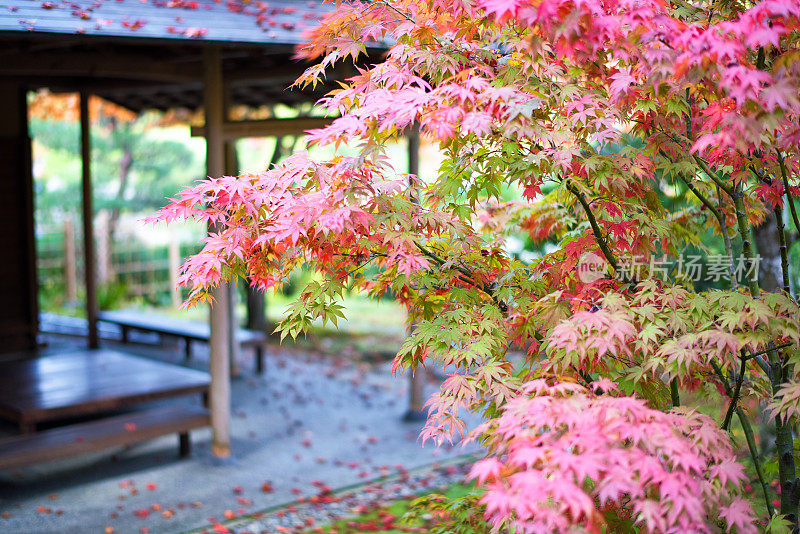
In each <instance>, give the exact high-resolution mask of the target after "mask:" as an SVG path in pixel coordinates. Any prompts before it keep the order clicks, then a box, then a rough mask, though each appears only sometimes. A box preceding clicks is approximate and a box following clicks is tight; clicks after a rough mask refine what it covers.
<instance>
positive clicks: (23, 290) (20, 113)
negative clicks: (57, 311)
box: [0, 55, 39, 353]
mask: <svg viewBox="0 0 800 534" xmlns="http://www.w3.org/2000/svg"><path fill="white" fill-rule="evenodd" d="M8 58H9V56H7V55H6V56H4V59H8ZM27 95H28V93H27V86H25V85H24V83H23V82H22V81H21V80H20V81H15V80H14V77H13V76H0V102H2V105H0V184H2V193H0V214H2V215H0V220H2V227H3V232H2V233H1V234H0V250H2V251H3V252H4V253H5V254H6V257H5V258H4V259H5V261H3V262H2V264H0V295H2V297H3V305H2V307H0V340H2V343H0V353H7V352H15V351H28V350H31V349H34V348H35V347H36V333H37V330H38V317H39V307H38V303H37V296H36V293H37V283H36V244H35V243H36V242H35V238H34V227H33V213H34V209H33V174H32V165H31V140H30V135H29V132H28V101H27Z"/></svg>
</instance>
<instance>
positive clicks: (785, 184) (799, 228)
mask: <svg viewBox="0 0 800 534" xmlns="http://www.w3.org/2000/svg"><path fill="white" fill-rule="evenodd" d="M775 152H776V153H777V154H778V165H779V166H780V169H781V178H782V179H783V189H784V191H785V193H786V202H787V204H789V212H790V213H791V214H792V221H794V229H795V230H797V232H798V233H800V220H798V218H797V211H796V210H795V207H794V201H793V200H792V193H791V192H790V191H789V176H788V175H787V173H786V162H785V161H784V160H783V155H782V154H781V151H780V150H778V149H777V148H776V149H775Z"/></svg>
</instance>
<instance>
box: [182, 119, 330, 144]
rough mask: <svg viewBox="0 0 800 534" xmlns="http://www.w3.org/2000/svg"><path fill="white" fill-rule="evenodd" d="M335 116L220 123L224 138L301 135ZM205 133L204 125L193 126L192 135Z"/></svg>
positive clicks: (325, 123)
mask: <svg viewBox="0 0 800 534" xmlns="http://www.w3.org/2000/svg"><path fill="white" fill-rule="evenodd" d="M335 118H336V117H296V118H292V119H264V120H260V121H239V122H225V123H224V124H223V125H222V137H223V139H224V140H226V141H228V140H233V139H244V138H246V137H281V136H294V135H303V134H304V133H305V131H306V130H313V129H315V128H324V127H325V126H327V125H329V124H330V123H331V122H332V121H333V120H334V119H335ZM205 134H206V128H205V127H204V126H193V127H192V136H193V137H202V136H204V135H205Z"/></svg>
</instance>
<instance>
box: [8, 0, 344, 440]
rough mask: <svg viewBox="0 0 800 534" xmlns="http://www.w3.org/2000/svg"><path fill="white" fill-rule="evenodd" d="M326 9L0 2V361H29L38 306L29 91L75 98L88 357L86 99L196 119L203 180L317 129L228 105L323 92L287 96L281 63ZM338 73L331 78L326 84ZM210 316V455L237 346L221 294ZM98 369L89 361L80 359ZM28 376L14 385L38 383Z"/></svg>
mask: <svg viewBox="0 0 800 534" xmlns="http://www.w3.org/2000/svg"><path fill="white" fill-rule="evenodd" d="M327 9H329V8H328V7H322V6H321V5H316V4H314V3H313V2H307V1H305V0H303V1H291V0H283V1H278V2H270V4H269V7H266V4H262V3H259V2H256V3H251V2H244V1H242V2H238V1H236V0H233V1H231V2H227V3H219V2H214V1H204V0H200V1H199V2H169V3H167V2H162V1H159V0H153V1H151V2H141V1H138V0H137V1H134V0H114V1H107V0H100V1H93V2H84V1H80V0H78V1H77V2H75V1H71V2H45V3H42V2H39V1H34V0H0V104H2V105H0V218H1V220H2V224H3V229H4V231H3V232H2V234H0V247H2V249H3V250H5V251H7V254H8V255H7V256H6V258H5V260H4V261H3V262H0V294H1V295H3V297H4V306H2V307H0V339H2V340H3V343H2V344H0V357H2V355H3V354H5V355H6V356H5V357H4V359H7V360H9V359H19V357H20V356H25V357H27V356H33V355H35V350H36V348H37V345H36V343H37V341H36V340H37V333H38V324H37V321H38V309H37V308H38V306H37V282H36V251H35V239H34V203H33V178H32V169H31V167H32V165H31V147H30V137H29V133H28V111H27V94H28V92H29V91H32V90H36V89H39V88H43V87H46V88H49V89H50V90H51V91H54V92H78V93H80V95H81V100H80V102H81V105H80V109H81V151H82V161H83V170H82V193H83V194H82V200H83V203H82V206H83V236H84V243H85V246H84V253H85V258H84V261H85V265H86V266H87V268H86V269H85V271H86V274H85V288H86V315H87V318H88V325H89V329H88V347H89V348H90V349H96V348H97V347H98V336H97V319H98V307H97V283H96V276H95V271H94V267H95V265H96V261H95V253H94V245H93V238H92V236H93V233H94V232H93V228H92V216H93V214H94V210H93V207H92V172H91V165H90V154H91V147H90V135H89V133H90V132H89V128H90V124H89V115H88V101H89V98H90V96H91V95H97V96H100V97H102V98H104V99H106V100H109V101H111V102H114V103H116V104H119V105H121V106H123V107H126V108H128V109H130V110H133V111H136V112H140V111H144V110H147V109H160V110H167V109H172V108H187V109H190V110H195V109H201V108H202V109H203V110H204V114H205V126H204V128H203V132H202V133H203V134H204V135H205V138H206V145H207V154H206V167H207V174H208V175H209V176H219V175H222V174H224V173H226V171H228V172H230V171H231V169H230V168H226V163H225V160H226V157H225V154H226V144H228V143H231V142H232V141H233V140H235V138H237V137H243V136H272V135H284V136H285V135H299V134H301V133H302V132H303V131H304V130H306V129H309V128H314V127H319V126H322V125H323V124H325V123H326V120H325V119H320V118H313V117H303V118H299V119H288V120H281V121H276V120H268V121H250V122H247V123H232V122H230V121H229V116H228V111H229V110H230V109H231V107H233V106H237V105H245V106H250V107H257V106H263V105H269V104H278V103H282V104H286V105H290V106H291V105H296V104H300V103H303V102H309V101H314V100H316V99H318V98H319V97H320V96H322V95H323V94H324V93H325V92H327V91H328V90H330V89H331V88H332V86H331V85H327V86H326V85H323V86H318V87H317V89H316V91H313V92H310V91H305V92H303V91H297V90H294V91H289V90H287V87H288V86H289V85H290V84H291V82H292V81H293V80H294V79H295V78H296V77H297V76H298V75H299V74H300V73H301V72H302V71H303V69H304V68H305V65H302V64H300V63H298V62H296V61H294V60H293V59H292V56H293V54H294V47H295V46H296V45H297V44H298V43H300V42H301V41H302V36H301V34H302V32H303V30H304V28H307V27H308V26H310V25H313V24H315V23H316V20H318V19H319V17H321V16H322V15H324V12H325V10H327ZM347 74H348V73H347V72H342V71H339V72H333V73H331V75H330V76H329V79H330V80H335V79H336V78H341V77H342V76H345V75H347ZM214 297H215V300H216V305H215V306H213V308H212V309H211V313H210V369H209V370H210V375H211V381H210V390H209V392H208V393H209V395H208V404H209V410H210V414H211V426H212V430H213V451H214V453H215V454H216V455H218V456H227V455H229V454H230V438H229V433H228V425H229V416H230V376H229V372H230V371H229V369H230V365H229V364H230V359H231V351H232V350H234V345H235V340H234V338H233V331H234V328H232V324H231V304H230V301H231V299H230V290H229V288H220V289H219V290H217V291H216V294H215V295H214ZM95 360H96V361H100V360H102V358H90V359H89V360H87V361H95ZM34 375H35V373H33V374H28V375H26V376H24V377H21V380H35V379H36V377H35V376H34Z"/></svg>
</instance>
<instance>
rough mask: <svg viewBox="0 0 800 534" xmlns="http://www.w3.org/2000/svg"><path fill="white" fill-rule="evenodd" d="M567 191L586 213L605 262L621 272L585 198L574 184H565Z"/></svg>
mask: <svg viewBox="0 0 800 534" xmlns="http://www.w3.org/2000/svg"><path fill="white" fill-rule="evenodd" d="M567 190H568V191H569V192H570V193H572V194H573V195H575V197H576V198H577V199H578V202H580V204H581V206H582V207H583V211H584V212H586V217H587V218H588V219H589V225H590V226H591V227H592V233H593V234H594V237H595V239H596V240H597V244H598V245H599V246H600V251H601V252H602V253H603V256H605V258H606V261H607V262H608V263H609V265H611V267H612V268H613V269H614V271H616V272H618V273H619V272H621V271H620V268H619V264H618V263H617V260H616V258H615V257H614V254H613V253H612V252H611V249H610V248H609V247H608V243H606V240H605V237H603V231H602V230H601V229H600V225H598V224H597V219H595V217H594V213H592V208H591V206H590V205H589V203H588V202H587V201H586V198H585V197H584V196H583V194H581V192H580V191H578V188H577V187H575V184H573V183H571V182H567Z"/></svg>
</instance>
